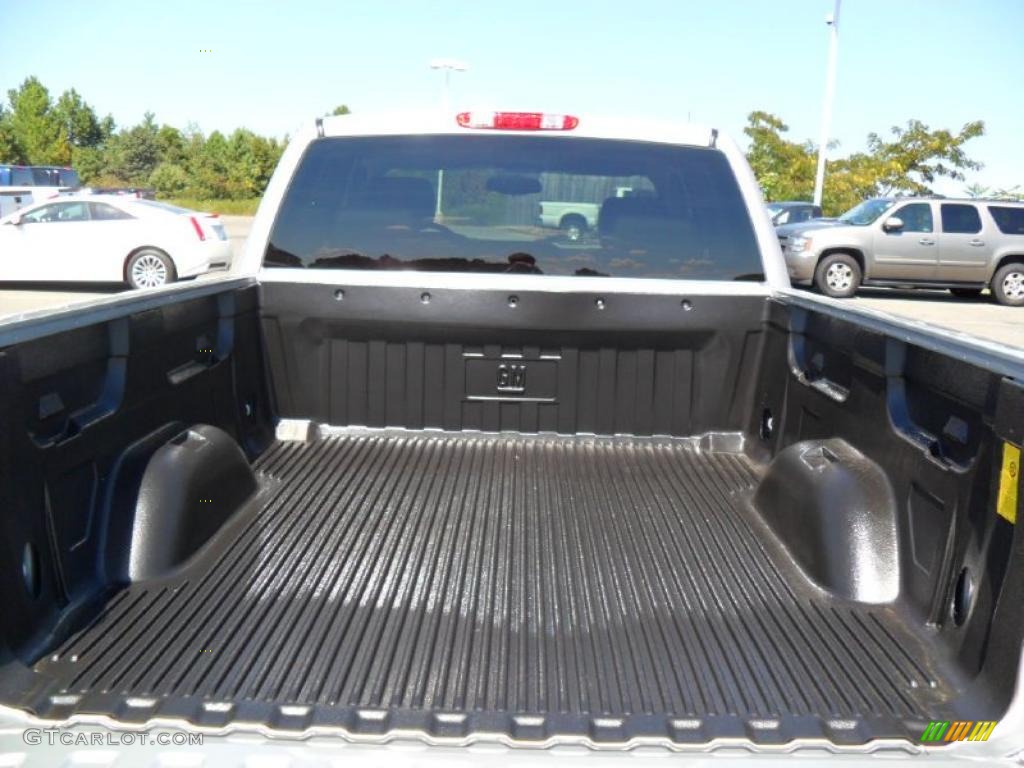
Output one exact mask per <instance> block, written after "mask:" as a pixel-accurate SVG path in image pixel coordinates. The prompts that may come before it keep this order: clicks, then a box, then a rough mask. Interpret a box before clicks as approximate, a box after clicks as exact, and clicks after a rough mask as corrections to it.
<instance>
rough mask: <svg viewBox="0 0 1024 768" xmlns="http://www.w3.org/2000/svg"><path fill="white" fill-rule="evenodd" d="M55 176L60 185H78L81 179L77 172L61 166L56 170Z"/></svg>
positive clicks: (80, 184)
mask: <svg viewBox="0 0 1024 768" xmlns="http://www.w3.org/2000/svg"><path fill="white" fill-rule="evenodd" d="M57 176H58V179H59V181H60V185H61V186H62V187H80V186H82V181H81V180H80V179H79V178H78V172H77V171H72V170H71V169H70V168H62V169H61V170H59V171H57Z"/></svg>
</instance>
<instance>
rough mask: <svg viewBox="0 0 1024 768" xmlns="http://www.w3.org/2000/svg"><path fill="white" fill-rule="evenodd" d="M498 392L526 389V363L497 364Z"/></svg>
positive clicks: (522, 390)
mask: <svg viewBox="0 0 1024 768" xmlns="http://www.w3.org/2000/svg"><path fill="white" fill-rule="evenodd" d="M498 391H499V392H525V391H526V365H524V364H523V363H502V364H501V365H499V366H498Z"/></svg>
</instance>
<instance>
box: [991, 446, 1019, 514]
mask: <svg viewBox="0 0 1024 768" xmlns="http://www.w3.org/2000/svg"><path fill="white" fill-rule="evenodd" d="M1019 487H1020V448H1018V447H1017V446H1016V445H1014V444H1013V443H1003V469H1002V471H1001V472H1000V473H999V500H998V501H997V502H996V512H998V513H999V515H1000V517H1005V518H1006V519H1007V520H1009V521H1010V522H1011V523H1016V522H1017V489H1018V488H1019Z"/></svg>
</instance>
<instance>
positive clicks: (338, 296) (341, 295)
mask: <svg viewBox="0 0 1024 768" xmlns="http://www.w3.org/2000/svg"><path fill="white" fill-rule="evenodd" d="M334 300H335V301H344V300H345V292H344V291H343V290H341V288H339V289H338V290H336V291H335V292H334Z"/></svg>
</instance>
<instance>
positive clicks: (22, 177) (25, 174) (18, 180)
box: [11, 168, 35, 187]
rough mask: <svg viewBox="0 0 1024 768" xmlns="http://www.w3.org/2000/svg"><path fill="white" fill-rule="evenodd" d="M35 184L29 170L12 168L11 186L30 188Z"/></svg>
mask: <svg viewBox="0 0 1024 768" xmlns="http://www.w3.org/2000/svg"><path fill="white" fill-rule="evenodd" d="M34 184H35V180H34V179H33V177H32V169H31V168H12V169H11V185H12V186H15V187H21V186H25V187H31V186H33V185H34Z"/></svg>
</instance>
